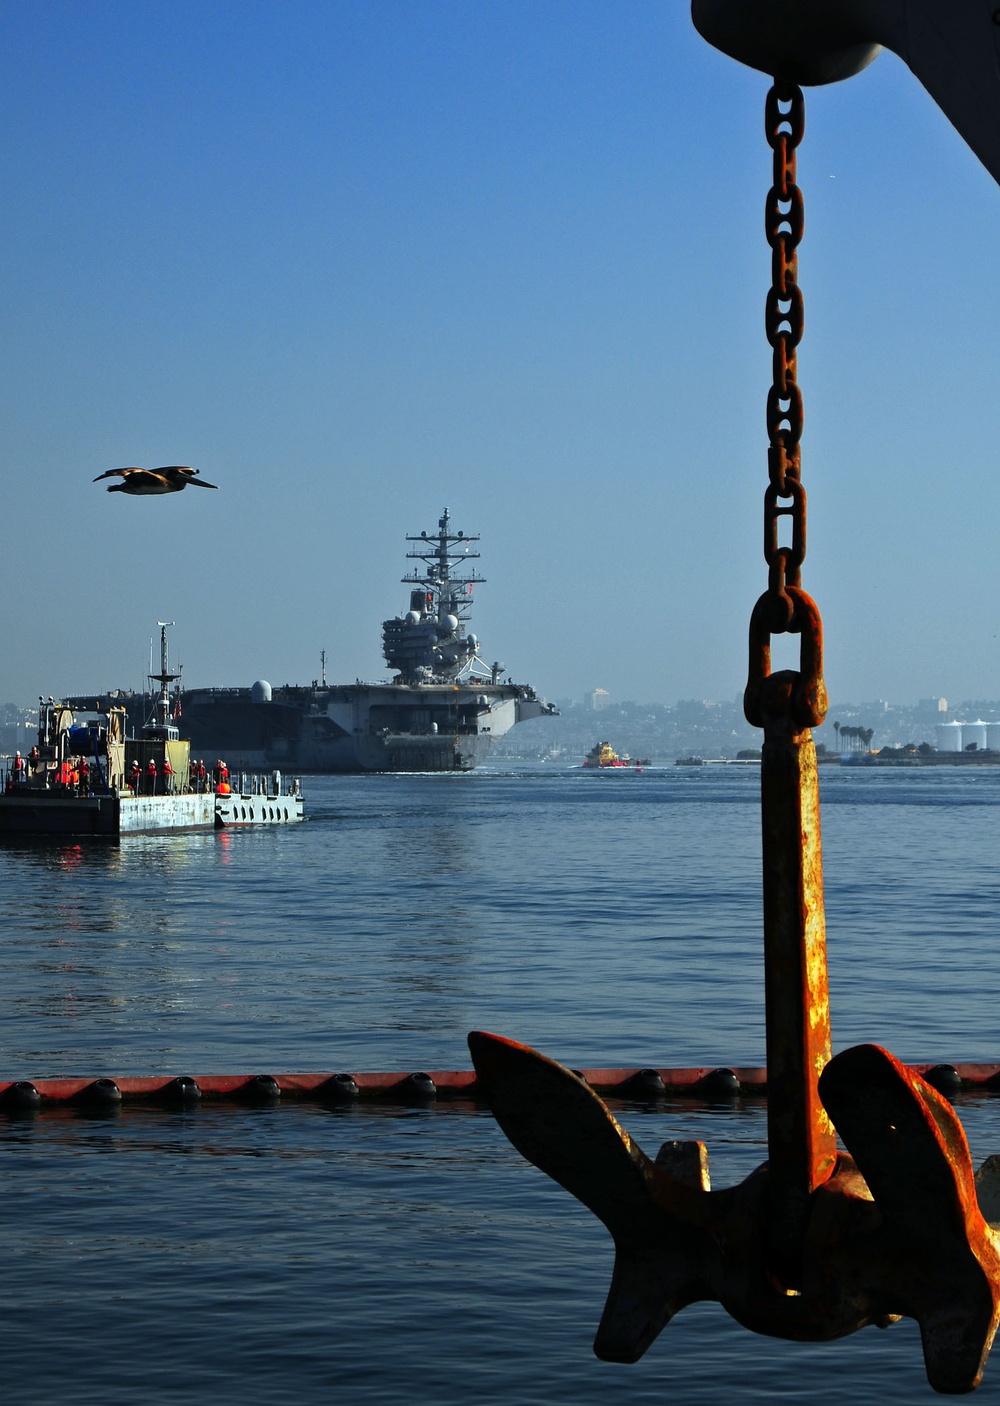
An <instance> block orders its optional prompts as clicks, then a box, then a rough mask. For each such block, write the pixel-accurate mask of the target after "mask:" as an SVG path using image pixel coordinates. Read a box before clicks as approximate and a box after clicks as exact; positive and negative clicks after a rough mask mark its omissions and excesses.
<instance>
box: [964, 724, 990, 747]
mask: <svg viewBox="0 0 1000 1406" xmlns="http://www.w3.org/2000/svg"><path fill="white" fill-rule="evenodd" d="M973 743H975V750H976V751H977V752H985V751H986V724H985V723H984V722H983V720H982V718H977V719H976V721H975V722H974V723H963V724H962V751H963V752H964V751H966V750H967V749H969V748H971V747H972V744H973Z"/></svg>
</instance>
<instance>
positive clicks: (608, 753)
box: [583, 742, 649, 769]
mask: <svg viewBox="0 0 1000 1406" xmlns="http://www.w3.org/2000/svg"><path fill="white" fill-rule="evenodd" d="M583 764H584V766H585V767H595V768H598V769H603V768H605V767H627V766H634V767H636V768H639V769H641V768H642V767H644V766H649V762H648V761H643V760H641V759H637V760H636V761H633V760H632V758H631V757H630V756H629V754H628V753H627V752H626V753H625V755H624V756H622V757H620V756H619V755H618V753H617V752H616V751H615V750H614V748H613V747H612V746H611V743H610V742H595V743H594V745H593V747H591V749H590V751H589V752H588V753H587V755H586V757H584V759H583Z"/></svg>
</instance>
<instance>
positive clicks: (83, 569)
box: [0, 0, 1000, 702]
mask: <svg viewBox="0 0 1000 1406" xmlns="http://www.w3.org/2000/svg"><path fill="white" fill-rule="evenodd" d="M0 15H2V20H3V32H4V45H3V47H2V50H0V105H2V114H0V134H2V135H0V152H2V170H0V191H2V197H3V198H2V204H0V224H2V241H3V311H4V316H3V331H4V335H3V339H2V344H0V357H2V364H0V396H2V417H0V418H2V431H0V433H2V440H0V445H2V454H3V459H4V462H5V470H6V471H5V474H4V483H5V502H4V510H5V511H4V516H5V519H6V525H7V531H6V533H5V542H4V546H5V550H4V552H3V561H4V566H5V576H6V598H7V602H8V608H7V610H6V611H5V612H3V616H2V618H0V661H2V663H0V698H2V699H12V700H16V701H24V702H28V701H30V700H31V699H32V698H33V697H35V696H36V695H37V694H38V693H39V692H44V693H46V694H48V693H50V692H51V693H55V694H58V693H60V692H69V691H81V690H85V689H90V688H97V687H107V686H114V685H118V684H121V685H133V686H136V685H138V684H139V683H140V682H141V676H142V674H143V672H144V670H145V667H146V662H147V659H148V647H149V646H148V641H149V637H150V635H151V634H153V633H155V624H156V621H157V620H174V621H176V622H177V623H176V627H175V629H174V631H173V632H172V636H173V641H174V648H175V650H176V652H177V654H178V656H179V658H180V660H181V661H182V662H183V664H184V674H185V679H186V680H187V681H188V682H189V683H190V684H192V685H194V684H210V683H216V684H249V683H250V682H252V681H253V680H254V679H256V678H260V677H264V678H268V679H269V680H270V681H271V682H272V683H275V684H278V683H284V682H286V681H287V682H307V681H308V680H309V679H311V678H313V677H315V676H316V675H317V674H318V673H319V667H320V666H319V656H320V650H321V649H326V651H327V659H328V666H327V667H328V673H329V675H330V677H331V678H333V679H336V680H350V679H354V678H355V677H362V678H368V679H372V678H379V677H384V676H385V675H384V671H383V668H382V661H381V657H380V622H381V620H382V619H383V618H384V617H385V616H388V615H392V614H395V613H397V612H399V611H402V610H403V609H404V607H405V605H406V603H407V596H406V591H405V589H404V588H403V586H401V585H400V584H399V577H400V576H401V575H402V574H403V570H404V569H405V567H406V565H407V563H406V562H405V559H404V553H405V549H406V544H405V541H404V538H405V536H406V534H407V533H409V532H419V531H421V530H422V529H425V528H426V529H428V530H429V529H431V528H432V527H433V526H434V524H435V523H436V521H437V518H438V516H439V514H440V511H441V509H442V507H444V506H445V505H447V506H448V507H449V508H450V510H451V512H452V515H453V522H454V524H455V526H456V527H461V528H463V529H464V530H465V531H467V532H478V533H479V534H480V535H481V537H482V544H481V546H482V553H483V555H482V560H481V563H480V566H481V569H482V572H483V574H484V575H485V576H486V578H487V582H488V584H487V585H485V586H484V587H482V588H481V590H480V591H479V593H478V600H477V607H476V612H475V618H474V621H473V627H474V628H475V630H476V632H477V633H478V634H479V636H480V638H481V639H482V641H483V645H484V653H485V654H486V656H487V657H488V659H490V660H493V659H500V660H502V661H503V662H504V663H505V664H506V665H507V666H508V669H509V671H510V674H511V676H512V677H514V678H515V679H518V680H526V681H529V682H531V683H533V684H534V685H535V687H536V688H538V690H539V691H540V692H542V693H543V694H545V695H547V696H548V697H550V698H556V697H567V696H579V695H582V694H583V693H584V692H585V691H586V690H589V689H592V688H594V687H598V686H600V687H604V688H606V689H608V690H609V691H610V692H611V694H612V696H613V697H615V698H618V699H636V700H640V701H655V700H658V701H667V702H669V701H673V700H674V699H677V698H681V697H684V698H690V697H703V698H710V699H721V698H725V699H730V698H733V697H735V696H736V695H737V694H738V693H740V692H741V691H742V688H743V684H744V682H745V671H746V643H745V641H746V626H747V621H748V619H749V614H750V610H751V608H752V605H753V602H754V600H755V599H756V597H757V595H758V594H759V593H760V591H761V590H762V589H763V588H764V585H765V579H766V572H765V567H764V563H763V560H762V557H761V538H762V527H761V501H762V495H763V490H764V486H765V482H766V436H765V430H764V401H765V396H766V391H767V385H768V382H769V378H770V353H769V349H768V347H767V344H766V342H765V340H764V335H763V321H762V314H763V305H764V297H765V293H766V290H767V284H768V282H769V278H770V260H769V252H768V250H767V246H766V244H765V241H764V237H763V230H762V211H763V204H764V197H765V194H766V191H767V188H768V185H769V183H770V153H769V151H768V149H767V146H766V144H765V142H764V138H763V127H762V110H763V101H764V95H765V92H766V89H767V86H768V82H767V79H766V78H764V77H763V76H762V75H760V74H757V73H754V72H752V71H751V70H749V69H745V68H743V67H742V66H740V65H738V64H736V63H734V62H733V61H732V60H730V59H727V58H726V57H724V56H723V55H721V54H719V53H717V52H716V51H715V50H713V49H712V48H710V47H709V46H707V45H706V44H705V43H704V41H703V40H701V39H700V38H699V36H698V35H697V33H696V32H695V30H694V29H693V27H692V25H691V22H690V17H689V14H688V7H687V5H686V4H685V3H682V0H673V3H670V4H664V3H662V0H615V3H611V2H610V0H608V3H604V0H574V3H569V0H546V3H545V4H542V5H539V4H537V3H526V0H525V2H522V0H495V2H494V3H488V2H487V0H481V2H479V0H461V3H459V0H419V3H417V0H405V2H404V0H338V3H335V4H330V3H311V0H299V2H298V3H292V4H278V3H259V2H258V0H240V3H238V4H237V3H232V4H230V3H217V2H216V0H199V3H197V4H193V3H192V4H188V3H183V0H174V3H171V4H170V5H169V6H167V5H156V4H152V3H148V0H140V3H134V0H133V2H132V3H128V4H124V3H122V4H119V3H105V0H88V3H87V4H86V5H80V4H77V3H73V4H69V3H61V2H60V0H40V3H38V4H34V5H27V4H24V3H16V4H12V3H3V4H0ZM799 182H800V184H801V186H802V187H803V190H804V193H805V200H806V238H805V240H804V242H803V245H802V248H801V250H800V272H799V276H800V283H801V285H802V287H803V290H804V294H805V300H806V334H805V339H804V341H803V344H802V347H801V348H800V357H799V379H800V383H801V385H802V389H803V394H804V398H805V406H806V428H805V436H804V439H803V478H804V482H805V484H806V487H807V489H808V492H809V509H810V535H809V555H808V558H807V561H806V564H805V569H804V578H803V584H804V585H805V586H806V588H807V589H808V590H810V591H811V593H812V594H813V595H814V596H815V597H816V599H817V601H818V603H819V605H820V608H821V610H822V612H823V616H824V620H825V622H826V631H827V660H826V674H827V683H828V687H829V690H830V694H831V697H832V699H833V700H834V701H836V700H838V699H841V700H847V699H853V700H858V701H863V700H871V699H875V698H886V699H889V700H891V701H893V702H908V701H915V700H916V699H917V698H920V697H926V696H930V695H932V694H944V695H945V696H947V697H949V698H952V699H954V700H956V701H958V700H960V699H963V698H998V697H1000V638H998V632H1000V581H998V572H997V556H996V547H995V542H996V535H997V523H998V520H1000V483H998V477H997V473H996V467H997V454H996V445H997V440H998V431H1000V394H998V380H1000V377H998V367H997V364H996V358H995V346H996V329H997V326H998V324H1000V316H998V314H1000V307H998V303H1000V279H998V277H997V265H996V250H997V248H998V242H1000V241H998V235H1000V191H998V189H997V187H996V185H995V183H994V182H993V181H992V179H991V178H990V177H989V176H988V175H987V173H986V172H985V170H983V169H982V168H981V167H980V166H979V164H978V162H977V161H976V160H975V158H974V157H973V156H972V155H971V153H970V152H969V151H968V149H967V148H966V147H965V145H964V143H963V142H962V140H961V138H960V137H959V136H958V135H957V133H955V132H954V131H953V130H952V128H951V127H950V126H949V124H948V122H947V120H946V119H945V117H944V116H943V114H942V113H941V112H940V111H939V110H938V109H937V108H936V106H935V105H934V103H933V102H932V100H931V99H930V97H929V96H928V95H927V94H926V93H925V92H924V90H923V89H922V88H921V87H920V86H919V84H918V83H917V82H916V80H915V79H914V78H913V77H912V75H911V74H910V73H909V72H908V70H907V69H906V68H905V67H904V66H903V64H901V63H900V61H899V60H898V59H896V58H895V57H894V56H893V55H891V54H883V55H882V56H881V57H880V58H878V59H877V60H876V62H875V63H874V64H873V65H872V66H871V67H870V68H869V69H868V70H866V71H865V72H864V73H862V74H861V75H859V76H858V77H856V78H854V79H852V80H850V81H849V82H847V83H842V84H839V85H836V86H835V87H832V88H826V89H821V90H811V91H809V92H808V93H807V132H806V139H805V142H804V144H803V146H802V148H801V150H800V156H799ZM165 463H184V464H192V465H195V466H196V467H198V468H200V469H201V471H202V473H203V474H204V476H205V477H206V478H208V479H210V480H211V481H212V482H213V483H217V484H219V485H220V491H219V492H218V493H200V492H196V491H195V490H191V489H189V490H187V491H186V492H185V493H183V494H179V495H176V496H174V497H171V498H166V499H130V498H127V497H126V496H124V495H122V494H112V495H109V494H107V493H105V492H104V485H103V484H97V485H95V484H93V483H92V482H91V480H92V479H93V478H94V477H95V475H96V474H98V473H100V472H102V471H103V470H104V469H106V468H110V467H116V466H122V465H128V464H140V465H148V466H154V465H157V464H165ZM785 662H792V661H791V660H790V659H787V660H786V659H785V658H784V657H782V656H780V655H779V657H778V659H777V663H778V664H781V663H785Z"/></svg>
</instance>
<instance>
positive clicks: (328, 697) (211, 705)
mask: <svg viewBox="0 0 1000 1406" xmlns="http://www.w3.org/2000/svg"><path fill="white" fill-rule="evenodd" d="M406 541H407V542H408V543H410V544H411V545H410V549H409V550H408V552H407V559H408V560H413V561H415V562H418V563H420V564H421V565H420V566H419V567H418V566H414V567H413V569H412V570H410V571H409V572H407V574H406V575H404V576H403V577H402V582H403V584H404V585H405V586H408V587H409V592H410V593H409V609H408V610H407V611H406V613H405V614H403V615H399V616H396V617H395V618H394V619H392V620H385V621H383V622H382V653H383V656H384V658H385V661H386V665H387V666H388V668H389V669H391V670H393V672H394V677H393V679H392V680H391V681H388V682H375V683H363V682H361V681H358V682H355V683H351V684H328V683H327V681H326V667H325V661H324V664H323V669H322V677H321V679H320V680H318V681H316V682H314V683H312V684H307V685H291V684H285V685H283V686H281V687H273V688H272V686H271V685H270V684H269V683H267V682H266V681H264V680H263V679H261V680H258V681H257V682H256V683H255V684H253V685H252V686H251V687H250V688H188V689H185V690H184V692H183V695H181V694H180V693H178V695H177V702H176V706H175V708H174V714H175V718H176V719H177V721H178V723H179V726H180V730H181V732H182V734H184V735H185V736H187V737H188V738H189V739H190V742H191V749H192V753H193V755H195V756H199V757H206V758H209V759H214V758H215V757H221V758H224V759H225V760H226V762H227V763H228V765H229V768H230V770H233V769H234V768H235V769H237V770H247V771H252V770H273V769H280V770H282V771H290V772H295V773H298V772H320V773H323V772H365V771H392V772H396V771H471V770H472V769H473V768H474V767H475V766H477V765H478V764H479V763H480V762H481V761H482V760H483V759H484V757H485V756H486V755H487V753H488V752H489V750H490V748H491V747H492V745H493V743H494V742H495V741H497V739H498V738H500V737H503V736H504V735H505V733H507V732H509V731H510V729H511V728H512V727H514V726H515V724H517V723H519V722H524V721H525V720H526V719H528V718H539V717H546V716H552V715H554V714H555V712H556V709H555V708H554V707H553V706H552V705H551V704H549V703H546V702H545V701H544V699H542V698H539V697H538V696H537V694H536V693H535V691H534V689H532V688H530V687H529V686H528V685H527V684H519V683H510V682H504V681H503V675H504V674H505V673H506V670H505V669H504V667H503V666H502V665H501V664H490V665H487V664H485V663H484V662H483V660H482V658H481V657H480V643H479V639H478V637H477V636H476V635H475V634H473V633H472V632H471V630H470V629H469V623H470V616H471V612H472V593H473V589H474V588H475V587H478V586H479V585H480V584H481V583H483V582H484V581H485V579H486V578H485V577H484V576H480V575H479V574H478V572H477V571H476V569H475V567H474V566H473V562H474V561H475V560H476V559H477V558H478V557H479V552H478V551H477V550H476V544H477V543H478V542H479V537H478V536H468V535H466V534H465V533H463V532H455V531H453V530H452V527H451V519H450V515H449V512H448V509H447V508H445V510H444V513H443V515H442V517H441V518H440V520H439V522H438V527H437V532H435V533H426V532H421V533H420V535H419V537H417V536H412V537H411V536H408V537H407V538H406ZM109 699H110V701H112V702H118V703H120V702H122V701H125V703H126V706H128V700H127V698H126V697H125V696H124V695H123V694H122V693H121V692H118V693H116V694H115V695H109Z"/></svg>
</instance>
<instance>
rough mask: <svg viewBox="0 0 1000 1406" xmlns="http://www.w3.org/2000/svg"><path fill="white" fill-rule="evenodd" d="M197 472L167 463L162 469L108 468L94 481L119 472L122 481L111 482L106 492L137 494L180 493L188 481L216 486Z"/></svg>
mask: <svg viewBox="0 0 1000 1406" xmlns="http://www.w3.org/2000/svg"><path fill="white" fill-rule="evenodd" d="M198 472H199V470H198V469H191V468H188V467H187V466H186V465H184V464H168V465H167V466H166V467H165V468H162V469H108V471H107V473H103V474H98V475H97V477H96V478H95V479H94V482H95V483H100V481H101V479H102V478H113V477H114V476H115V474H120V475H121V478H122V482H121V483H112V484H111V485H110V486H109V487H108V492H109V493H134V494H136V495H139V496H145V495H147V494H151V493H180V491H181V489H182V488H187V486H188V484H189V483H193V484H194V486H195V487H196V488H218V486H219V485H218V484H217V483H206V482H205V480H204V479H203V478H197V477H196V475H197V474H198Z"/></svg>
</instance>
